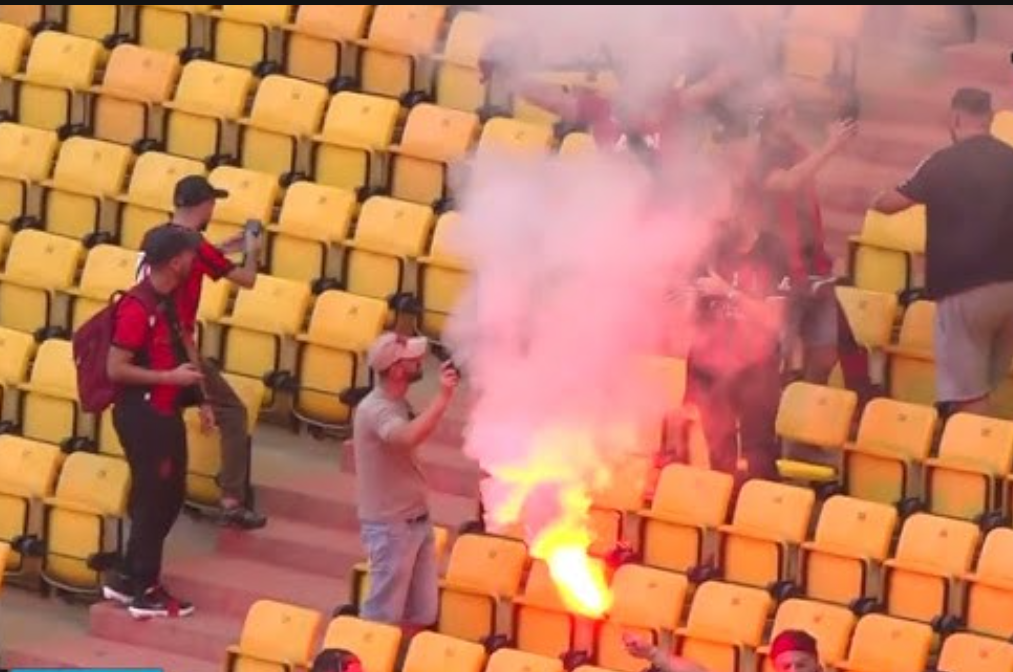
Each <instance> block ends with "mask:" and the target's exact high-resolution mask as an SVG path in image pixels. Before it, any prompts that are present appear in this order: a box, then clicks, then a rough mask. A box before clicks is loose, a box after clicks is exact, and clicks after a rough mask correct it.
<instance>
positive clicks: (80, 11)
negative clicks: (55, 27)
mask: <svg viewBox="0 0 1013 672" xmlns="http://www.w3.org/2000/svg"><path fill="white" fill-rule="evenodd" d="M66 8H67V9H66V12H65V14H64V26H65V30H66V31H67V32H68V33H70V34H71V35H80V36H81V37H87V38H88V39H91V40H99V41H101V40H104V39H105V38H107V37H108V36H110V35H115V34H116V32H117V28H118V26H119V15H120V7H119V5H66Z"/></svg>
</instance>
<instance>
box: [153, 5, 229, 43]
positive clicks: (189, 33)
mask: <svg viewBox="0 0 1013 672" xmlns="http://www.w3.org/2000/svg"><path fill="white" fill-rule="evenodd" d="M136 7H137V10H136V11H137V43H138V44H140V45H141V46H142V47H148V48H151V49H158V50H159V51H165V52H168V53H171V54H176V53H179V52H181V51H183V50H185V49H189V48H191V47H203V46H207V45H206V43H205V40H204V38H203V36H202V35H200V32H201V31H200V28H202V27H203V26H204V22H203V19H204V16H203V15H204V14H206V13H207V12H208V11H209V10H210V9H211V5H136Z"/></svg>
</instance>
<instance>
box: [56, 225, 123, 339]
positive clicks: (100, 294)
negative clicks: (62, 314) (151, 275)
mask: <svg viewBox="0 0 1013 672" xmlns="http://www.w3.org/2000/svg"><path fill="white" fill-rule="evenodd" d="M136 276H137V253H136V252H134V251H133V250H127V249H125V248H122V247H116V246H115V245H99V246H97V247H94V248H92V249H91V251H90V252H88V257H87V259H85V261H84V270H83V271H81V280H80V281H79V282H78V284H77V287H71V288H70V289H67V290H64V292H63V293H64V294H67V295H69V297H70V305H69V306H68V315H67V323H68V324H69V325H70V329H71V331H77V329H78V327H80V326H81V325H82V324H84V323H85V322H87V321H88V320H89V319H91V317H92V316H93V315H94V314H95V313H97V312H98V311H100V310H102V309H103V308H105V307H106V305H107V304H108V303H109V299H110V298H111V297H112V295H113V294H114V293H115V292H118V291H126V290H128V289H130V288H131V287H132V286H133V285H134V284H135V279H136Z"/></svg>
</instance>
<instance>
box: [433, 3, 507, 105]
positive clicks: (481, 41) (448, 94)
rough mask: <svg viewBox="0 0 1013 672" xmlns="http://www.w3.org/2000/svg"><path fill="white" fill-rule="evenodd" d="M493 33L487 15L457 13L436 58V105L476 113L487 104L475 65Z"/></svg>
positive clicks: (476, 65)
mask: <svg viewBox="0 0 1013 672" xmlns="http://www.w3.org/2000/svg"><path fill="white" fill-rule="evenodd" d="M494 32H495V24H494V23H493V19H492V17H491V16H489V15H488V14H483V13H481V12H467V11H465V12H458V13H457V14H455V15H454V20H453V22H451V24H450V31H449V32H448V33H447V42H446V45H445V46H444V47H443V53H442V54H439V55H438V56H436V57H435V60H436V62H437V65H436V82H435V84H434V88H433V91H434V94H435V97H436V104H437V105H440V106H442V107H450V108H453V109H455V110H463V111H465V112H475V111H477V110H478V109H479V108H481V107H483V106H484V105H485V104H486V103H487V102H488V91H487V89H486V85H485V83H484V82H483V81H482V73H481V72H480V71H479V68H478V62H479V59H480V58H481V57H482V54H484V53H485V48H486V45H488V43H489V40H490V39H491V38H492V36H493V34H494Z"/></svg>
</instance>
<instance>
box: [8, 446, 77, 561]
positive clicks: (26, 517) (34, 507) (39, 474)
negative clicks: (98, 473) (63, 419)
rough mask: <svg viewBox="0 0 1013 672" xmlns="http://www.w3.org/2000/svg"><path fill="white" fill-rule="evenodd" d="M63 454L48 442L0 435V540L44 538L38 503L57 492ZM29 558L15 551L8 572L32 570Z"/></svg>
mask: <svg viewBox="0 0 1013 672" xmlns="http://www.w3.org/2000/svg"><path fill="white" fill-rule="evenodd" d="M62 462H63V455H62V454H61V453H60V449H59V447H57V446H54V445H52V444H49V443H40V442H38V441H31V440H29V439H24V438H22V437H20V436H12V435H10V434H4V435H0V541H2V542H6V543H8V544H13V543H14V542H16V541H18V540H21V539H28V538H35V539H40V538H41V537H42V525H41V523H42V516H41V513H42V512H41V509H40V508H39V504H41V502H42V500H43V499H45V498H46V497H50V496H51V495H52V494H53V493H54V492H55V491H56V479H57V477H58V476H59V474H60V466H61V464H62ZM30 564H31V563H30V562H29V559H28V558H26V557H24V556H23V555H22V554H21V553H20V552H18V551H17V550H15V551H14V552H12V553H10V554H9V555H8V556H7V560H6V562H5V564H4V565H2V566H3V570H4V573H5V574H9V575H12V576H20V575H23V574H27V573H29V572H30V571H32V569H31V567H30V566H29V565H30Z"/></svg>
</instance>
